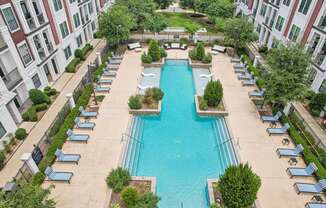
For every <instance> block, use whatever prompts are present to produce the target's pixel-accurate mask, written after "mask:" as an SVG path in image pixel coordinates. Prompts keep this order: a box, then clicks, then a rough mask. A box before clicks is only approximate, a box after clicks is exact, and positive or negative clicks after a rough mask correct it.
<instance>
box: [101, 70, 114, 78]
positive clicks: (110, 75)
mask: <svg viewBox="0 0 326 208" xmlns="http://www.w3.org/2000/svg"><path fill="white" fill-rule="evenodd" d="M102 76H106V77H116V76H117V73H116V72H112V71H109V70H104V71H103V74H102Z"/></svg>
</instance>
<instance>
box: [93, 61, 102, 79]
mask: <svg viewBox="0 0 326 208" xmlns="http://www.w3.org/2000/svg"><path fill="white" fill-rule="evenodd" d="M103 70H104V64H101V65H100V66H99V67H98V68H97V69H96V70H95V71H94V73H93V74H92V80H93V82H96V81H97V77H98V76H101V75H102V74H103Z"/></svg>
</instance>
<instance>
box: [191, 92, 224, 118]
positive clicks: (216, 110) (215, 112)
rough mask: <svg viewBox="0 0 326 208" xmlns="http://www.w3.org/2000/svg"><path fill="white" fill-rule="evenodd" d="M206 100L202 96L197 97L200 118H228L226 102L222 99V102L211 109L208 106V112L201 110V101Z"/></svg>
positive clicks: (196, 102)
mask: <svg viewBox="0 0 326 208" xmlns="http://www.w3.org/2000/svg"><path fill="white" fill-rule="evenodd" d="M202 99H204V98H203V97H202V96H198V95H195V104H196V112H197V114H198V115H200V116H228V115H229V113H228V112H227V110H226V106H225V103H224V100H223V99H222V100H221V102H220V103H219V104H218V105H217V106H215V107H210V106H208V107H207V109H206V110H202V109H200V103H201V102H202V101H201V100H202Z"/></svg>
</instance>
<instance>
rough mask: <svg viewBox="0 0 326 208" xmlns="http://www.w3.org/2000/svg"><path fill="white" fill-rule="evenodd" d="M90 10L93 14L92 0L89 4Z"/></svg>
mask: <svg viewBox="0 0 326 208" xmlns="http://www.w3.org/2000/svg"><path fill="white" fill-rule="evenodd" d="M88 11H89V14H92V13H93V11H94V10H93V5H92V2H90V3H89V4H88Z"/></svg>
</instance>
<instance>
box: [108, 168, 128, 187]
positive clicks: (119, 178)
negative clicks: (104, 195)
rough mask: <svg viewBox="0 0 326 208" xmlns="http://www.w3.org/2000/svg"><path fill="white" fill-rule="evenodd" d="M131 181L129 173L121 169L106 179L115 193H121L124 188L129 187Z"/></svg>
mask: <svg viewBox="0 0 326 208" xmlns="http://www.w3.org/2000/svg"><path fill="white" fill-rule="evenodd" d="M130 180H131V176H130V174H129V172H128V171H127V170H124V169H122V168H121V167H118V168H117V169H114V170H112V171H111V172H110V173H109V175H108V176H107V178H106V183H107V185H108V186H109V187H110V188H112V189H113V191H114V192H115V193H119V192H120V191H121V190H122V189H123V187H125V186H126V185H128V183H129V181H130Z"/></svg>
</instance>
